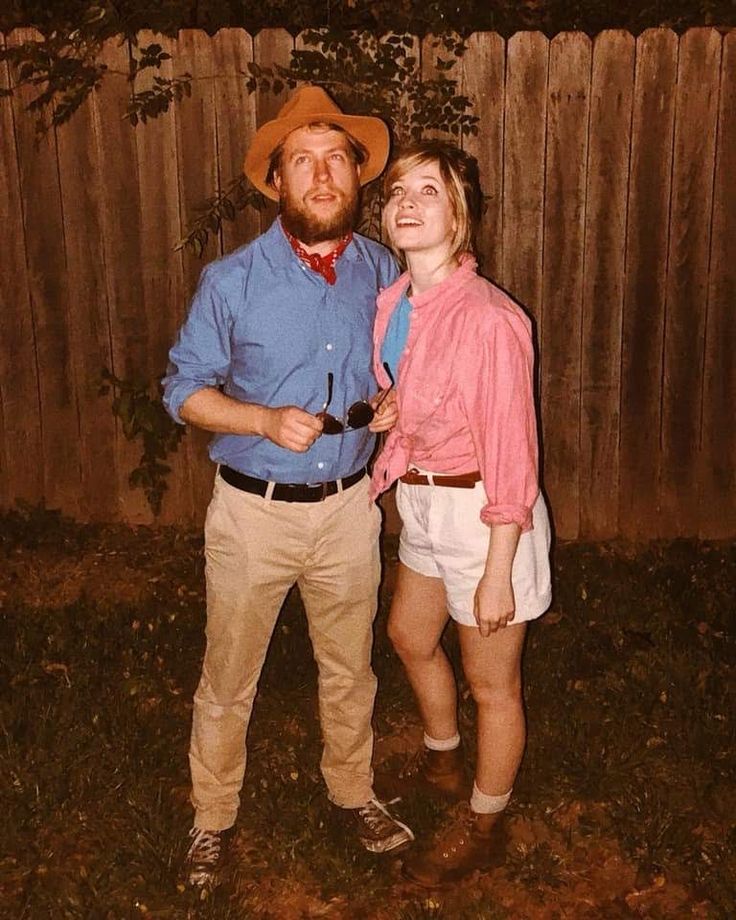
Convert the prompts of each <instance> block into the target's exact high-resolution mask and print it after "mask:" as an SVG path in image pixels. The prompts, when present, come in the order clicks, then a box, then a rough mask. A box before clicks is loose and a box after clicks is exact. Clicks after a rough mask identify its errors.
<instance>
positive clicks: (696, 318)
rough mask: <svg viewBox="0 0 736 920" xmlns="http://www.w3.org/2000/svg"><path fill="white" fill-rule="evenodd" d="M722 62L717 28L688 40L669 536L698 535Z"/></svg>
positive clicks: (667, 423)
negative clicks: (697, 476)
mask: <svg viewBox="0 0 736 920" xmlns="http://www.w3.org/2000/svg"><path fill="white" fill-rule="evenodd" d="M720 61H721V37H720V35H719V34H718V32H717V31H716V30H715V29H691V30H690V31H689V32H686V33H685V35H683V36H682V38H681V39H680V57H679V66H678V73H677V103H676V115H675V145H674V164H673V169H672V206H671V210H670V245H669V258H668V272H667V319H666V324H665V343H664V386H663V393H662V396H663V401H662V472H661V479H660V502H661V519H660V528H659V529H660V531H661V532H662V534H663V535H665V536H667V535H672V536H683V535H685V534H692V533H697V531H698V517H699V514H698V490H697V488H693V487H692V485H693V478H694V474H695V472H696V470H697V469H698V466H699V464H698V451H699V441H700V424H701V409H702V379H703V352H704V343H705V314H706V311H705V308H704V305H705V303H706V297H707V286H708V261H709V251H710V219H711V209H712V203H713V201H712V196H713V170H714V167H715V136H716V119H717V111H718V81H719V68H720ZM695 304H697V305H698V307H697V309H693V306H694V305H695Z"/></svg>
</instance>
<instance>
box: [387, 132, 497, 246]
mask: <svg viewBox="0 0 736 920" xmlns="http://www.w3.org/2000/svg"><path fill="white" fill-rule="evenodd" d="M428 163H436V164H437V167H438V169H439V173H440V177H441V178H442V181H443V182H444V184H445V188H446V189H447V195H448V198H449V199H450V204H451V205H452V211H453V216H454V218H455V223H456V224H457V226H456V228H455V233H454V236H453V239H452V252H451V254H450V255H451V256H456V255H457V254H458V253H459V252H467V251H469V252H474V251H475V236H476V232H477V230H478V224H479V223H480V218H481V213H482V211H483V194H482V192H481V189H480V176H479V173H478V162H477V160H476V159H475V157H472V156H471V155H470V154H469V153H465V151H464V150H461V149H460V148H459V147H456V146H455V144H451V143H449V142H448V141H439V140H431V141H420V142H419V143H416V144H412V145H411V146H409V147H405V148H404V149H403V150H401V151H399V153H398V154H397V155H396V157H394V159H393V160H392V161H391V163H390V164H389V167H388V170H387V171H386V177H385V179H384V180H383V188H384V194H385V197H386V198H387V199H388V197H389V196H390V193H391V186H392V185H393V184H394V182H398V181H399V180H400V179H401V178H402V176H405V175H406V174H407V173H408V172H410V171H411V170H412V169H415V168H416V167H417V166H424V165H426V164H428Z"/></svg>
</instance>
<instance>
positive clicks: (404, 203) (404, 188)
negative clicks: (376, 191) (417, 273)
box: [383, 163, 457, 260]
mask: <svg viewBox="0 0 736 920" xmlns="http://www.w3.org/2000/svg"><path fill="white" fill-rule="evenodd" d="M383 220H384V224H385V227H386V230H387V232H388V235H389V237H390V238H391V243H392V244H393V246H394V247H395V248H396V249H401V250H402V251H403V252H404V253H405V254H406V255H407V256H409V255H411V254H415V253H424V254H427V255H431V254H432V253H436V255H437V257H438V259H439V260H446V259H447V258H448V257H449V255H450V253H451V252H452V242H453V236H454V234H455V230H456V228H457V223H456V221H455V215H454V213H453V209H452V203H451V202H450V198H449V195H448V194H447V187H446V186H445V183H444V181H443V179H442V177H441V176H440V171H439V167H438V165H437V163H423V164H421V165H420V166H415V167H414V168H413V169H410V170H409V171H408V172H405V173H404V174H403V176H401V177H400V178H398V179H396V181H395V182H393V183H392V185H391V187H390V188H389V196H388V201H387V202H386V206H385V209H384V215H383Z"/></svg>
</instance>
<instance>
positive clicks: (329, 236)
mask: <svg viewBox="0 0 736 920" xmlns="http://www.w3.org/2000/svg"><path fill="white" fill-rule="evenodd" d="M338 194H339V193H338ZM279 203H280V210H279V213H280V216H281V223H282V224H283V225H284V228H285V229H286V230H288V231H289V233H291V235H292V236H295V237H296V238H297V239H298V240H299V241H300V242H302V243H304V245H305V246H314V245H315V243H323V242H325V241H326V240H339V239H340V238H341V237H343V236H345V235H346V234H348V233H350V231H351V230H352V229H353V227H355V224H356V222H357V219H358V211H359V209H360V196H359V194H358V189H357V188H356V189H355V191H354V193H353V194H352V195H351V196H350V197H348V196H346V195H344V194H343V195H342V196H341V198H340V200H339V207H338V209H337V210H336V211H333V213H332V214H330V215H329V216H328V217H324V218H323V217H319V216H318V215H317V214H315V213H314V212H312V211H308V210H307V207H306V206H305V205H304V204H303V203H302V202H300V201H297V200H295V199H294V198H292V197H291V196H290V195H289V193H288V190H287V189H285V188H284V187H283V186H282V188H281V194H280V196H279Z"/></svg>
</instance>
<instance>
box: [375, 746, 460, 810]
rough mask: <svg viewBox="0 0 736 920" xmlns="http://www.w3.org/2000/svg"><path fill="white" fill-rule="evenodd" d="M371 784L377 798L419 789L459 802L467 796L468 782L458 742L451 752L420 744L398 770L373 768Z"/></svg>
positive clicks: (419, 790) (425, 793)
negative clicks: (374, 772)
mask: <svg viewBox="0 0 736 920" xmlns="http://www.w3.org/2000/svg"><path fill="white" fill-rule="evenodd" d="M373 786H374V788H375V790H376V793H377V794H378V796H379V798H388V799H391V798H395V797H396V796H405V795H411V794H412V793H413V792H420V793H422V794H423V795H429V796H433V797H439V798H444V799H449V800H451V801H454V802H459V801H462V800H463V799H467V798H468V796H469V795H470V792H471V788H472V783H471V781H470V779H469V778H468V775H467V773H466V771H465V759H464V757H463V749H462V745H461V746H460V747H456V748H455V749H454V750H453V751H430V750H429V748H426V747H424V746H422V748H421V750H419V751H418V752H417V753H416V754H415V755H414V756H413V757H411V758H410V759H409V760H408V761H407V762H406V763H405V764H404V765H403V766H402V767H400V768H399V769H398V770H396V771H390V770H383V771H382V770H377V771H376V775H375V777H374V780H373Z"/></svg>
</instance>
